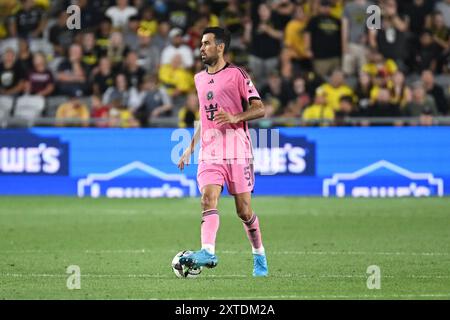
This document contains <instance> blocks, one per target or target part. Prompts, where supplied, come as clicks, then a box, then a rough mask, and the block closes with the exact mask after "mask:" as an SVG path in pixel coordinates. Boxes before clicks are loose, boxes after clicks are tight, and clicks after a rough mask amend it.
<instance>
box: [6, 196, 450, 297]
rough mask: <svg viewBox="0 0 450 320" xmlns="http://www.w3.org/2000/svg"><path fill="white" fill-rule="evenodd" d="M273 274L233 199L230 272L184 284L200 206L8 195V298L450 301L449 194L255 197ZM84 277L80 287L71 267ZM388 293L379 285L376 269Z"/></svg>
mask: <svg viewBox="0 0 450 320" xmlns="http://www.w3.org/2000/svg"><path fill="white" fill-rule="evenodd" d="M253 207H254V210H255V212H257V213H258V215H259V217H260V221H261V227H262V231H263V241H264V245H265V247H266V252H267V257H268V262H269V268H270V276H269V277H268V278H262V279H261V278H258V279H255V278H253V277H252V276H251V273H252V256H251V249H250V244H249V242H248V240H247V238H246V234H245V232H244V229H243V227H242V224H241V222H240V221H239V219H238V218H237V216H236V214H235V211H234V202H233V199H232V198H227V197H224V198H222V199H221V200H220V203H219V210H220V214H221V226H220V230H219V234H218V239H217V247H216V253H217V255H218V257H219V265H218V266H217V267H216V268H215V269H205V270H204V271H203V273H202V274H201V275H200V277H199V278H197V279H178V278H176V277H175V275H174V273H173V271H172V269H171V266H170V262H171V260H172V258H173V256H174V255H175V254H176V253H177V252H178V251H180V250H183V249H195V250H196V249H198V247H199V245H200V240H199V238H200V205H199V199H138V200H136V199H122V200H111V199H76V198H64V197H61V198H57V197H41V198H38V197H2V198H0V235H1V240H0V257H1V258H0V299H449V298H450V206H449V199H448V198H447V199H446V198H442V199H439V198H433V199H384V200H382V199H322V198H282V197H280V198H273V197H255V198H254V199H253ZM69 265H77V266H79V267H80V270H81V289H79V290H69V289H68V288H67V286H66V281H67V278H68V277H69V274H67V273H66V268H67V267H68V266H69ZM370 265H377V266H379V268H380V270H381V278H380V279H381V289H371V290H370V289H368V288H367V278H368V276H369V275H368V274H367V273H366V271H367V268H368V266H370Z"/></svg>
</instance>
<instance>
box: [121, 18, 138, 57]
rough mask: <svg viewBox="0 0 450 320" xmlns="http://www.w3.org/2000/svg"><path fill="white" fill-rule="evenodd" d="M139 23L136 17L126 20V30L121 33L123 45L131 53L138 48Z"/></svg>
mask: <svg viewBox="0 0 450 320" xmlns="http://www.w3.org/2000/svg"><path fill="white" fill-rule="evenodd" d="M139 21H140V20H139V16H138V15H134V16H131V17H130V19H128V28H127V30H125V31H124V32H123V38H124V43H125V45H126V46H127V47H128V48H129V49H130V50H131V51H137V49H138V48H139V36H138V30H139Z"/></svg>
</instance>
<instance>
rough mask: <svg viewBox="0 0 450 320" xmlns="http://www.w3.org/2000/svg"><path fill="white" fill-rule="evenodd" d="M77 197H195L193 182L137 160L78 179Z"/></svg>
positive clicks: (194, 183)
mask: <svg viewBox="0 0 450 320" xmlns="http://www.w3.org/2000/svg"><path fill="white" fill-rule="evenodd" d="M77 193H78V196H79V197H92V198H98V197H107V198H160V197H167V198H180V197H186V196H189V197H195V196H196V194H197V189H196V182H195V180H194V179H188V178H187V177H186V175H184V174H171V173H165V172H162V171H160V170H158V169H156V168H154V167H151V166H149V165H147V164H145V163H142V162H140V161H134V162H131V163H129V164H127V165H125V166H123V167H120V168H118V169H116V170H113V171H111V172H107V173H92V174H89V175H88V176H87V177H86V178H83V179H79V180H78V184H77Z"/></svg>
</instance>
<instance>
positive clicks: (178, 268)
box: [172, 250, 202, 278]
mask: <svg viewBox="0 0 450 320" xmlns="http://www.w3.org/2000/svg"><path fill="white" fill-rule="evenodd" d="M191 253H192V251H189V250H185V251H180V252H178V253H177V254H176V256H175V257H174V258H173V260H172V270H173V272H174V273H175V275H176V276H177V277H178V278H197V277H198V276H199V275H200V273H201V272H202V267H200V268H188V267H186V266H182V265H181V264H180V258H181V257H182V256H184V255H189V254H191Z"/></svg>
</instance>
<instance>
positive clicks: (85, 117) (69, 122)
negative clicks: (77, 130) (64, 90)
mask: <svg viewBox="0 0 450 320" xmlns="http://www.w3.org/2000/svg"><path fill="white" fill-rule="evenodd" d="M80 96H81V95H80V94H79V93H74V94H72V95H71V97H70V99H69V101H67V102H65V103H63V104H61V105H60V106H59V107H58V110H57V111H56V126H58V127H62V126H64V127H88V126H89V118H90V115H89V109H88V107H87V106H86V104H84V103H82V102H81V101H80V99H79V98H80Z"/></svg>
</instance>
